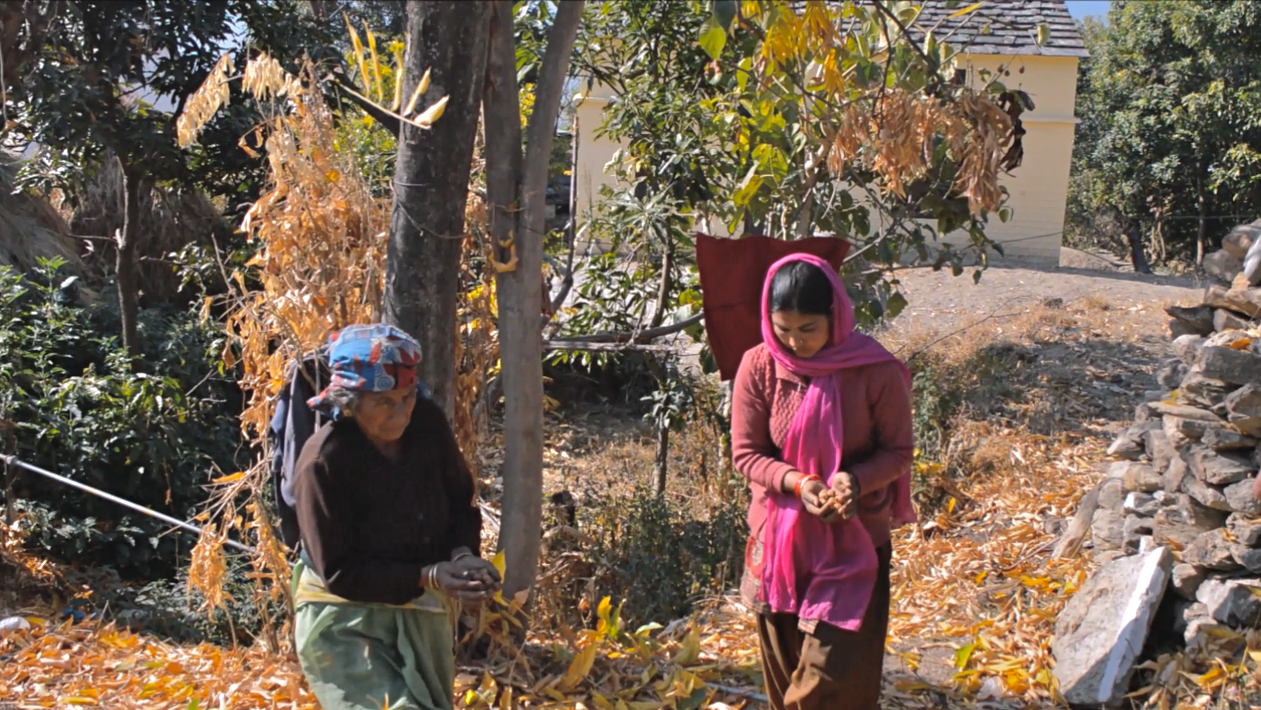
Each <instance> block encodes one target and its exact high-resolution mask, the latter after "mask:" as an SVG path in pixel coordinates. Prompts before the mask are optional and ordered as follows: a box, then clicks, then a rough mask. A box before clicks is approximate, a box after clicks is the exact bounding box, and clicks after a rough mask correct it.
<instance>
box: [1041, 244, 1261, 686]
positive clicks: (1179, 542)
mask: <svg viewBox="0 0 1261 710" xmlns="http://www.w3.org/2000/svg"><path fill="white" fill-rule="evenodd" d="M1205 270H1206V272H1208V274H1209V275H1210V276H1211V277H1212V279H1213V280H1214V283H1212V284H1210V285H1209V286H1208V288H1207V289H1206V291H1205V295H1204V302H1203V303H1202V304H1201V305H1199V306H1196V307H1193V308H1180V307H1173V308H1169V309H1166V310H1167V312H1168V313H1169V315H1170V316H1171V318H1172V319H1173V320H1172V321H1171V323H1170V326H1169V328H1170V335H1171V336H1172V337H1173V338H1174V340H1173V350H1174V353H1175V355H1176V357H1174V358H1173V359H1170V360H1169V361H1168V362H1166V363H1164V364H1163V366H1162V367H1161V369H1160V371H1159V374H1158V376H1157V380H1158V382H1159V384H1160V386H1161V387H1162V389H1161V390H1159V391H1154V392H1149V393H1147V395H1146V397H1145V400H1146V401H1145V402H1144V403H1143V404H1140V405H1139V406H1138V408H1137V411H1136V415H1135V423H1134V424H1133V426H1131V427H1129V428H1128V429H1126V430H1125V431H1124V432H1122V433H1121V435H1120V436H1118V437H1117V438H1116V440H1115V441H1114V442H1113V443H1112V445H1111V447H1109V449H1108V453H1109V455H1110V456H1111V458H1112V459H1113V462H1112V463H1111V464H1109V466H1108V469H1107V475H1106V476H1105V478H1104V480H1103V481H1102V482H1101V483H1100V484H1099V487H1098V488H1097V489H1096V491H1095V492H1094V493H1093V494H1092V496H1093V497H1092V498H1090V500H1089V503H1090V504H1093V505H1094V508H1093V513H1091V512H1090V511H1089V510H1088V509H1087V506H1086V505H1083V510H1082V511H1081V513H1084V514H1086V515H1089V516H1090V517H1089V533H1090V539H1091V544H1092V545H1093V548H1094V554H1095V555H1096V557H1097V558H1098V559H1099V561H1100V562H1101V566H1100V568H1099V570H1098V571H1097V572H1096V573H1095V575H1094V576H1093V577H1092V578H1091V579H1090V580H1087V582H1086V584H1085V585H1084V586H1083V588H1082V589H1080V590H1079V591H1078V593H1077V594H1075V595H1074V597H1073V598H1072V599H1071V600H1070V602H1069V604H1068V605H1067V606H1066V608H1065V610H1064V612H1063V613H1062V614H1061V616H1060V618H1059V620H1058V622H1057V625H1056V640H1055V643H1054V644H1053V646H1052V649H1053V651H1054V652H1055V654H1056V660H1057V667H1056V675H1057V677H1058V679H1059V682H1060V687H1061V690H1062V692H1063V694H1064V696H1065V699H1067V700H1068V701H1069V702H1070V703H1071V704H1074V705H1090V706H1099V705H1108V704H1115V703H1118V702H1120V701H1121V699H1122V698H1123V697H1124V695H1125V693H1126V692H1127V691H1128V690H1129V687H1128V686H1129V681H1130V676H1131V675H1132V672H1133V667H1134V665H1135V664H1136V663H1137V662H1139V660H1140V657H1141V655H1142V653H1141V650H1142V649H1143V647H1144V645H1145V644H1147V643H1148V640H1149V639H1165V640H1168V639H1176V640H1179V641H1180V642H1181V643H1183V644H1184V645H1185V646H1186V647H1187V648H1188V649H1190V650H1192V651H1194V650H1195V649H1197V648H1203V647H1205V646H1206V645H1207V644H1208V643H1209V641H1210V640H1211V639H1214V638H1216V639H1221V638H1223V637H1230V636H1231V635H1232V634H1231V633H1230V631H1231V630H1232V629H1234V630H1238V629H1243V628H1253V627H1255V626H1256V625H1258V624H1261V596H1259V595H1261V503H1259V502H1258V499H1257V496H1256V495H1255V494H1254V486H1256V484H1257V472H1258V470H1259V469H1261V335H1258V334H1257V333H1258V331H1256V330H1254V329H1253V319H1258V316H1261V287H1259V284H1261V220H1259V221H1258V222H1255V223H1253V224H1250V225H1241V226H1239V227H1236V228H1235V229H1234V230H1232V231H1231V233H1230V234H1229V235H1228V236H1227V237H1226V238H1225V239H1224V240H1223V249H1222V250H1221V251H1218V252H1215V253H1213V254H1210V255H1208V256H1207V257H1206V258H1205ZM1258 320H1261V319H1258ZM1084 500H1085V499H1084ZM1140 571H1141V572H1142V573H1141V574H1140V573H1139V572H1140ZM1254 589H1255V590H1257V592H1256V593H1254V592H1253V590H1254Z"/></svg>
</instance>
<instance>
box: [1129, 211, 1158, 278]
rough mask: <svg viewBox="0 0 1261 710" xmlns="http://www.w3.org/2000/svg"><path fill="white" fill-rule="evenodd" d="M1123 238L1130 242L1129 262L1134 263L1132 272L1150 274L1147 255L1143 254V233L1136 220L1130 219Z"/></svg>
mask: <svg viewBox="0 0 1261 710" xmlns="http://www.w3.org/2000/svg"><path fill="white" fill-rule="evenodd" d="M1125 240H1126V241H1127V242H1129V244H1130V263H1132V264H1133V265H1134V273H1137V274H1150V273H1151V272H1152V270H1151V267H1150V266H1148V265H1147V257H1146V256H1144V255H1143V233H1142V227H1141V226H1140V225H1139V222H1138V220H1136V219H1135V220H1130V221H1129V222H1128V224H1127V226H1126V229H1125Z"/></svg>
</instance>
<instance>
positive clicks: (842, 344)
mask: <svg viewBox="0 0 1261 710" xmlns="http://www.w3.org/2000/svg"><path fill="white" fill-rule="evenodd" d="M793 261H804V262H806V263H808V264H811V265H813V266H815V267H816V268H818V269H820V270H822V271H823V273H824V274H825V275H827V277H828V280H829V281H830V282H831V284H832V339H831V344H830V345H828V346H827V347H825V348H824V349H822V350H820V351H819V352H818V353H816V354H815V355H813V356H812V357H810V358H808V359H802V358H799V357H796V356H795V355H793V354H792V353H791V352H790V351H789V350H788V349H787V348H785V347H784V346H783V344H782V343H780V342H779V339H778V338H776V337H775V333H774V331H773V330H772V326H771V314H770V304H769V298H770V291H771V280H772V279H773V278H774V277H775V273H776V272H777V271H779V269H780V268H781V267H783V266H784V265H786V264H788V263H790V262H793ZM762 339H763V341H764V342H765V343H766V348H767V350H769V351H770V354H771V357H773V358H774V359H775V361H776V362H777V363H779V364H780V365H782V366H784V367H785V368H787V369H788V370H790V371H791V372H794V373H796V374H798V375H801V376H803V377H809V378H810V386H809V387H808V388H807V390H806V394H805V398H804V399H803V400H802V403H801V406H800V407H799V408H798V409H797V413H796V415H794V417H793V420H792V423H791V424H790V425H789V427H788V433H787V434H786V435H785V438H784V448H783V458H784V461H785V462H787V463H789V464H791V465H792V466H793V467H794V468H795V469H797V470H798V471H801V472H802V473H807V474H809V473H813V474H815V475H817V476H819V477H821V478H822V479H823V480H824V481H825V482H827V483H831V480H832V476H833V475H834V474H835V473H836V472H837V471H839V470H840V465H841V451H842V448H843V432H844V425H843V422H842V421H841V387H843V386H844V383H843V375H844V372H845V370H847V369H850V368H854V367H862V366H864V365H873V364H876V363H880V362H898V360H897V358H895V357H894V356H893V355H892V354H890V353H889V351H887V350H885V349H884V347H883V346H881V345H880V344H879V343H877V342H876V341H875V340H874V339H872V338H870V337H868V336H866V335H864V334H862V333H855V332H854V307H853V305H852V304H851V303H850V300H849V296H848V295H847V294H846V293H845V287H844V285H843V284H842V283H841V280H840V278H839V277H838V276H837V275H836V272H835V271H834V270H833V269H832V267H831V265H829V264H828V263H827V262H826V261H824V260H823V259H820V258H818V257H815V256H811V255H808V254H793V255H790V256H787V257H784V258H783V259H780V260H779V261H777V262H775V263H774V264H773V265H772V266H771V268H770V270H769V271H768V272H767V274H766V282H765V285H764V286H763V288H762ZM898 364H899V365H901V363H900V362H899V363H898ZM902 372H903V377H904V381H905V382H906V385H907V387H910V374H909V372H908V371H907V370H906V368H905V367H902ZM910 473H911V472H910V469H909V468H908V469H907V471H906V472H905V473H903V475H901V476H899V477H898V478H897V480H896V481H895V482H894V483H893V484H892V485H893V486H894V489H893V496H892V514H893V523H894V524H895V525H902V524H905V523H910V522H914V521H915V510H914V508H913V506H912V505H911V477H910ZM866 492H869V491H866ZM866 492H865V493H866ZM763 555H764V556H763V561H762V562H763V564H762V579H761V582H762V584H761V590H762V591H761V596H762V601H764V602H766V603H767V604H768V605H769V606H770V607H771V611H773V612H776V613H792V614H796V615H797V616H798V617H800V618H801V619H809V620H818V621H823V622H826V623H828V624H831V625H833V626H836V627H838V628H841V629H846V630H849V631H854V630H857V629H858V627H859V625H860V624H861V623H862V618H863V614H864V613H865V612H866V610H867V604H868V602H869V601H870V600H871V590H872V587H873V585H874V583H875V578H876V566H877V560H876V549H875V546H874V545H873V543H872V541H871V537H870V536H869V535H868V534H867V530H866V528H864V527H863V525H862V523H861V522H860V521H859V520H858V519H857V518H851V519H849V520H842V521H838V522H835V523H832V524H827V523H824V522H823V521H821V520H819V519H818V518H817V517H815V516H813V515H810V514H808V513H805V512H804V509H803V508H802V504H801V501H800V500H798V499H796V498H795V497H793V496H791V495H785V494H783V493H780V492H779V491H771V492H770V495H769V497H768V501H767V524H766V531H765V537H764V538H763Z"/></svg>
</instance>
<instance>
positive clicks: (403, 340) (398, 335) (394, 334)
mask: <svg viewBox="0 0 1261 710" xmlns="http://www.w3.org/2000/svg"><path fill="white" fill-rule="evenodd" d="M328 345H329V347H328V366H329V369H331V370H332V371H333V375H332V379H330V380H329V383H328V386H329V387H342V388H344V389H348V390H354V391H356V392H388V391H390V390H398V389H407V388H409V387H415V386H416V364H417V363H419V362H420V343H417V342H416V340H415V339H414V338H412V337H411V336H410V335H408V334H407V333H404V332H403V331H401V330H399V329H398V328H395V327H394V326H392V325H351V326H347V327H345V328H342V329H341V330H340V331H337V332H335V333H333V334H331V335H330V336H329V337H328ZM327 394H328V388H325V389H324V391H323V392H320V393H319V394H318V395H316V396H314V397H312V398H311V399H309V400H307V406H309V407H311V408H312V409H323V408H324V407H323V406H322V405H324V399H325V397H326V396H327Z"/></svg>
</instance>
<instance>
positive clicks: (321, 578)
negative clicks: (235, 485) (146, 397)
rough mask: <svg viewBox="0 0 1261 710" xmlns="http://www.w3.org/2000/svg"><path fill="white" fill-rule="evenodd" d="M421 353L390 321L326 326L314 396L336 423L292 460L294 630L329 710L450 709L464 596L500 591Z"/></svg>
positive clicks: (470, 487)
mask: <svg viewBox="0 0 1261 710" xmlns="http://www.w3.org/2000/svg"><path fill="white" fill-rule="evenodd" d="M420 355H421V353H420V345H419V344H418V343H417V342H416V341H415V340H413V339H412V338H411V337H409V336H408V335H407V334H405V333H403V332H402V331H399V330H397V329H395V328H393V327H390V326H386V325H357V326H351V327H348V328H345V329H343V330H342V331H340V332H338V333H335V334H334V335H333V336H332V337H331V338H330V343H329V365H330V367H331V369H332V378H331V380H330V384H329V386H328V388H327V389H325V390H324V391H323V392H321V393H320V394H319V395H318V396H317V397H315V398H313V399H312V400H311V401H310V405H311V406H312V407H313V408H321V409H324V410H325V411H330V412H331V414H332V417H333V423H332V424H330V425H329V426H326V427H324V428H323V429H320V430H319V431H318V432H316V433H315V434H313V435H312V436H311V438H310V439H308V440H307V442H306V444H305V445H304V446H303V447H302V453H301V455H300V456H299V459H298V465H297V468H296V472H295V481H294V488H295V493H296V497H297V506H296V508H297V514H298V522H299V526H300V528H301V535H302V543H301V562H300V563H299V565H298V567H297V569H296V570H295V571H294V603H295V607H296V612H297V619H296V623H295V631H296V636H297V651H298V658H299V660H300V661H301V664H302V671H303V673H304V674H305V675H306V677H307V681H308V683H309V684H310V686H311V691H312V692H313V693H314V694H315V697H316V698H317V699H318V700H319V702H320V705H321V707H323V708H324V710H381V708H383V707H385V708H388V709H389V710H404V709H406V710H436V709H449V708H451V707H452V702H453V685H454V681H455V655H454V648H453V639H454V624H453V621H454V618H455V614H456V605H457V604H459V603H460V602H474V603H476V602H480V601H483V600H485V599H486V598H488V597H489V596H490V595H493V594H494V593H495V591H496V590H497V589H498V584H499V576H498V573H497V572H496V571H495V568H494V566H492V565H491V564H490V563H488V562H486V561H485V560H482V559H481V558H480V557H479V556H478V552H479V550H480V547H481V545H480V534H481V525H482V520H481V512H480V511H479V509H478V506H477V502H476V499H475V496H474V484H473V479H472V476H471V475H470V474H469V470H468V467H467V465H466V464H465V461H464V458H463V456H462V455H461V454H460V450H459V447H458V446H457V445H456V441H455V437H454V435H453V434H452V431H451V427H450V425H449V424H448V422H447V420H446V417H445V416H444V415H443V413H442V410H440V409H439V408H438V406H437V405H436V404H434V403H433V402H431V401H429V400H420V401H417V400H418V398H417V394H416V389H417V379H416V365H417V363H419V361H420Z"/></svg>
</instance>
